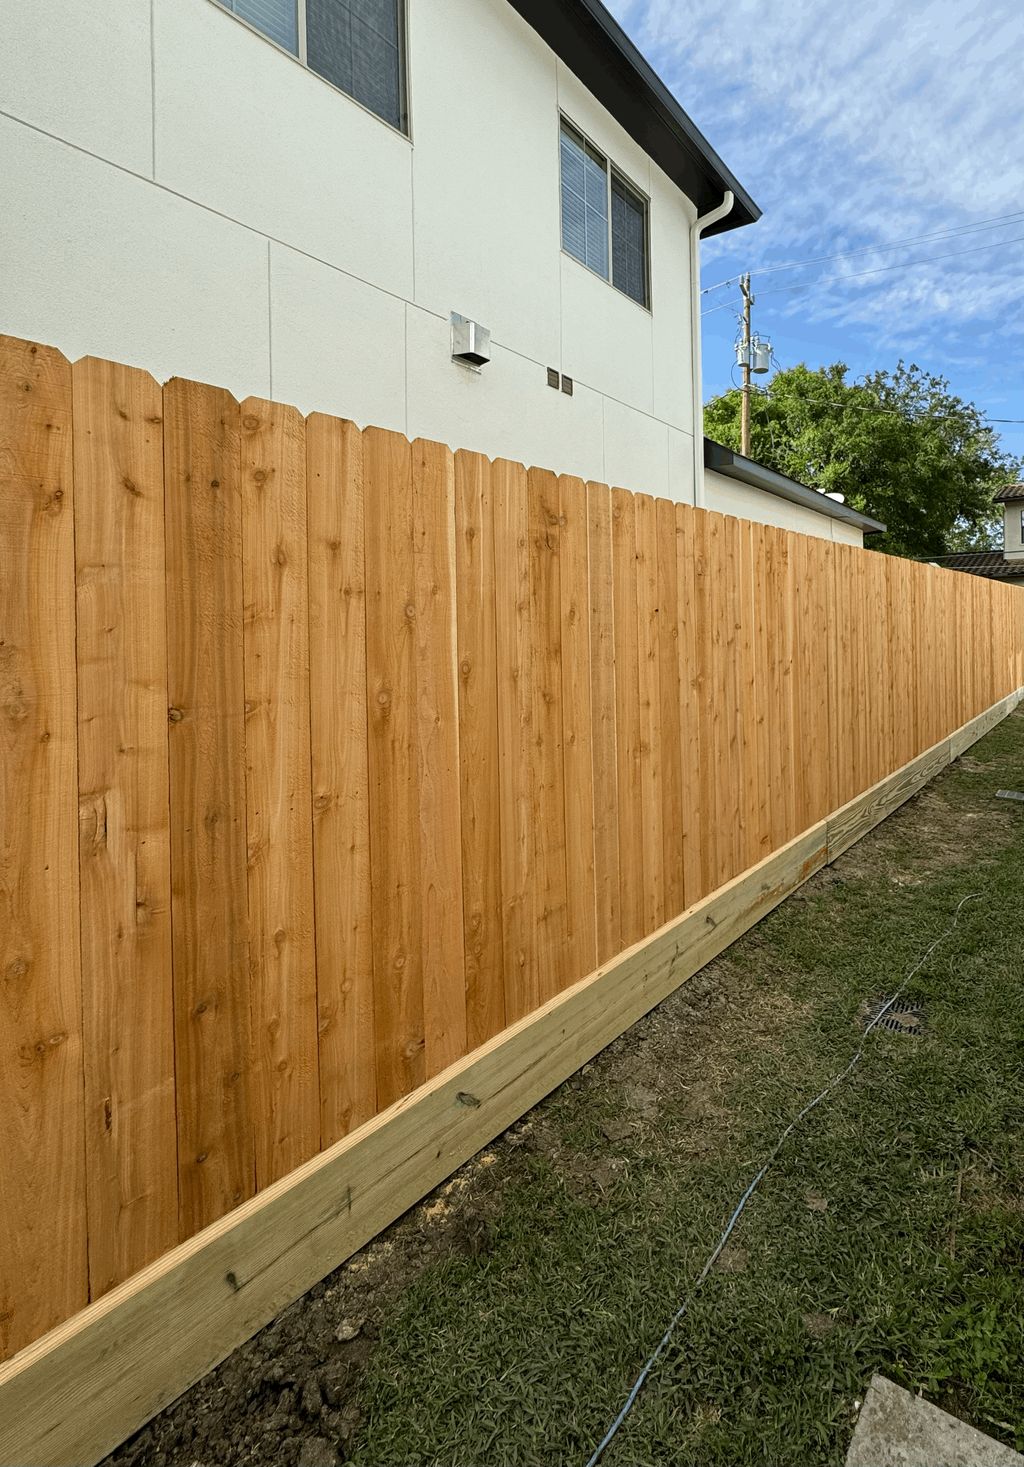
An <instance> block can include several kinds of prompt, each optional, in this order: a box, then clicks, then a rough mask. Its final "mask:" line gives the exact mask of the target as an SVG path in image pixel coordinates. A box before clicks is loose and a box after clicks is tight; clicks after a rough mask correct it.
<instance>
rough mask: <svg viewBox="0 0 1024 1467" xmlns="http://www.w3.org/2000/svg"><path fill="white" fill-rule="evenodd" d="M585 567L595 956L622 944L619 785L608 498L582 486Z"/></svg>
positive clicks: (604, 956) (600, 487) (603, 490)
mask: <svg viewBox="0 0 1024 1467" xmlns="http://www.w3.org/2000/svg"><path fill="white" fill-rule="evenodd" d="M587 511H588V526H589V545H588V556H589V566H590V574H589V581H590V687H591V715H592V727H593V735H592V743H593V757H594V867H595V895H596V901H597V957H598V962H601V963H604V962H607V960H608V959H609V958H610V957H612V956H614V954H615V953H617V952H618V951H619V949H620V948H621V946H622V940H621V937H620V921H619V784H618V759H617V755H616V738H617V733H616V723H615V603H614V593H613V570H612V566H613V561H612V496H611V490H610V489H609V488H608V485H607V484H588V485H587Z"/></svg>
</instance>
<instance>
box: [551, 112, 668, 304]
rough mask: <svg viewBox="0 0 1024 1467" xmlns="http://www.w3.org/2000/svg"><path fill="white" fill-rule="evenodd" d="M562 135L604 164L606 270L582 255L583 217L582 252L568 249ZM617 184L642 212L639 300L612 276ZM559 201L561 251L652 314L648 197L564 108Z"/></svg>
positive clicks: (575, 194)
mask: <svg viewBox="0 0 1024 1467" xmlns="http://www.w3.org/2000/svg"><path fill="white" fill-rule="evenodd" d="M565 135H568V136H569V138H570V139H571V141H572V142H573V143H574V144H575V146H576V147H577V148H578V149H580V150H581V151H582V152H583V153H584V155H585V156H588V157H590V158H591V159H593V160H594V161H595V162H598V161H599V162H600V163H602V164H603V166H604V174H605V196H606V197H605V222H606V227H607V246H606V258H607V265H608V269H607V273H605V271H603V270H600V269H598V268H597V267H596V266H595V265H592V264H591V263H590V262H589V260H588V259H586V258H584V256H585V255H586V254H587V252H588V250H587V245H588V241H587V235H586V219H585V218H584V255H580V254H578V253H577V252H576V250H575V249H571V248H570V247H569V245H568V244H567V243H566V221H565V196H566V182H565V166H564V159H563V155H562V139H563V136H565ZM616 188H618V189H619V190H620V191H621V193H622V194H623V195H624V196H625V198H626V200H627V201H628V202H629V203H632V204H633V205H634V206H638V208H639V211H640V213H641V215H642V220H643V300H639V299H638V298H637V297H636V296H635V295H634V294H633V293H632V292H631V291H629V290H626V289H624V288H623V286H622V285H621V284H619V283H617V282H616V279H615V232H614V218H613V198H614V193H615V189H616ZM569 192H571V193H572V194H573V196H574V197H577V198H579V197H580V195H579V193H578V190H576V189H570V190H569ZM558 201H559V238H560V243H561V248H562V253H563V254H566V255H568V256H569V258H570V259H571V260H575V261H576V262H577V264H579V265H582V266H583V268H584V269H585V270H589V271H590V273H591V274H592V275H596V276H597V277H598V279H599V280H603V281H605V283H606V284H608V285H610V286H611V287H612V288H613V290H617V291H618V292H619V294H620V295H624V296H625V297H626V299H627V300H630V301H632V302H633V304H634V305H636V306H639V307H640V309H641V310H643V311H647V312H648V314H653V307H652V288H651V201H650V199H649V198H648V196H647V195H646V194H645V193H644V191H643V190H642V189H640V188H638V187H637V185H636V184H635V183H634V182H633V181H632V179H631V178H629V177H628V176H627V174H625V173H624V172H623V171H622V169H621V168H619V167H617V166H616V164H615V163H613V162H612V160H611V159H610V158H609V157H608V155H607V154H606V153H605V152H604V151H603V150H602V149H601V148H599V147H598V146H597V144H596V143H594V142H593V140H592V139H591V138H589V137H588V136H587V134H586V133H585V132H584V131H583V129H582V128H581V127H579V126H578V125H577V124H576V123H575V122H573V120H572V118H571V117H567V116H566V114H565V113H564V112H560V113H559V118H558ZM583 202H584V203H585V202H586V200H585V198H584V199H583Z"/></svg>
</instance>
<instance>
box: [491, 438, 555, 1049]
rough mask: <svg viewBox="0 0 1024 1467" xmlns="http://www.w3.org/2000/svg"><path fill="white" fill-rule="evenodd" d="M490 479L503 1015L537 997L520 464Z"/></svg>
mask: <svg viewBox="0 0 1024 1467" xmlns="http://www.w3.org/2000/svg"><path fill="white" fill-rule="evenodd" d="M491 482H492V484H493V486H494V596H495V658H496V663H497V667H496V682H497V688H498V766H499V768H498V785H499V805H500V820H501V884H502V929H501V930H502V955H503V958H504V963H505V1020H506V1022H507V1023H509V1024H511V1023H514V1022H515V1020H517V1019H521V1018H523V1016H524V1015H525V1014H529V1013H532V1012H533V1010H534V1009H535V1008H538V1007H539V1006H540V1004H541V1002H542V999H541V992H540V977H539V973H538V969H537V948H536V944H535V943H534V930H535V927H536V893H535V889H534V885H533V777H534V771H533V676H534V674H533V663H532V646H533V637H532V631H531V626H532V622H531V618H532V599H531V594H530V523H529V501H528V496H527V483H526V470H525V469H524V468H523V467H522V465H521V464H513V463H508V462H506V461H504V460H499V461H498V462H497V463H495V464H494V465H493V466H492V468H491Z"/></svg>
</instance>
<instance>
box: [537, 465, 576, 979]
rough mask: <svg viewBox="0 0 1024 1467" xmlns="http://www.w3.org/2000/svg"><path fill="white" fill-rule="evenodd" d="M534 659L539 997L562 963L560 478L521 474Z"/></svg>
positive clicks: (558, 976)
mask: <svg viewBox="0 0 1024 1467" xmlns="http://www.w3.org/2000/svg"><path fill="white" fill-rule="evenodd" d="M527 500H528V504H529V526H530V596H531V631H532V650H531V662H532V667H533V743H534V784H533V836H534V867H533V881H534V883H535V885H536V901H537V905H536V918H537V925H536V928H535V938H534V940H535V942H536V944H537V971H538V976H539V980H540V993H541V1001H542V1002H543V1001H545V1000H546V999H549V998H552V997H554V995H555V994H556V993H558V992H559V990H560V989H561V987H562V983H563V979H564V975H565V970H566V948H567V926H566V917H567V912H566V902H567V892H566V871H565V781H564V765H563V758H562V729H563V724H562V666H561V661H562V658H561V632H562V602H561V585H560V575H559V572H560V531H561V524H560V508H559V501H558V480H557V479H556V478H555V476H554V474H549V473H547V472H545V471H544V470H543V469H531V470H530V471H529V474H528V476H527Z"/></svg>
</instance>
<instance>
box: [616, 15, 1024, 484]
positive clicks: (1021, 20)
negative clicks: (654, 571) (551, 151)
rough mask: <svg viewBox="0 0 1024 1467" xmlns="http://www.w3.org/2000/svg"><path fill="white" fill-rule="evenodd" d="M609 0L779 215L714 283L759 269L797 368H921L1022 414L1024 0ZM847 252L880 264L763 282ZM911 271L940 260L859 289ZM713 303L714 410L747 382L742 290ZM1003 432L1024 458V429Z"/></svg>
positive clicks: (725, 250)
mask: <svg viewBox="0 0 1024 1467" xmlns="http://www.w3.org/2000/svg"><path fill="white" fill-rule="evenodd" d="M610 3H611V9H612V10H613V11H614V13H615V15H616V17H617V18H618V19H619V21H620V22H621V23H622V24H623V25H624V26H625V28H626V30H627V31H628V32H629V33H630V35H631V36H632V38H633V39H634V41H635V42H636V43H637V45H638V46H639V47H640V49H641V50H642V51H643V52H644V54H645V55H646V56H647V57H648V59H649V60H650V62H651V64H652V65H653V66H654V67H655V69H656V70H657V71H658V72H659V73H660V75H661V76H662V77H663V79H664V80H665V82H666V83H667V84H668V85H669V86H670V87H671V88H672V90H673V91H674V92H675V94H676V96H677V97H678V98H679V100H680V102H681V103H682V105H683V107H684V108H685V109H686V111H687V112H688V113H689V115H690V116H691V117H692V118H693V120H694V122H695V123H696V124H697V126H698V127H699V128H700V129H701V131H702V132H703V133H704V135H705V137H707V138H708V140H709V141H710V143H711V145H712V146H713V147H714V148H715V150H716V151H717V152H718V153H719V155H720V156H721V157H722V158H723V159H724V160H725V162H726V163H727V164H728V166H729V167H730V168H731V169H732V171H733V173H734V174H735V175H736V177H737V178H739V179H740V180H741V181H742V183H743V185H744V187H745V188H746V189H747V190H748V192H749V193H750V194H752V196H753V197H754V198H755V199H756V201H757V202H758V204H759V205H760V206H761V208H762V210H763V211H764V213H763V218H762V219H761V221H760V223H758V224H755V225H752V226H750V227H749V228H747V229H742V230H737V231H735V232H734V233H730V234H727V235H725V236H724V237H722V238H720V239H714V240H710V241H708V242H707V244H706V245H705V246H704V254H703V284H704V285H705V286H708V285H712V284H714V283H715V282H717V281H720V280H724V279H726V278H727V277H729V276H731V275H735V274H736V273H738V272H739V271H741V270H744V269H749V270H751V271H752V272H753V274H754V276H755V279H754V292H755V295H758V300H757V304H756V305H755V308H754V326H755V329H756V330H759V331H760V332H761V334H762V335H767V336H769V337H770V338H771V341H772V345H773V346H774V349H775V353H776V355H777V357H778V358H779V360H780V362H781V363H782V364H783V365H786V366H789V365H791V364H792V363H794V362H798V361H805V362H807V364H808V365H809V366H817V365H820V364H822V363H826V362H832V361H836V360H842V361H845V362H847V363H848V364H849V366H850V368H851V372H852V373H853V374H854V375H860V374H861V373H862V372H864V371H867V370H870V369H871V368H874V367H891V366H894V365H895V363H896V362H897V360H898V359H899V358H900V357H903V358H904V359H905V360H907V361H908V362H909V361H915V362H917V363H918V364H919V365H920V366H922V367H924V368H927V369H928V370H931V371H934V372H938V373H941V374H942V375H943V376H946V377H948V378H949V379H950V381H951V383H952V387H953V390H954V391H956V392H958V393H959V394H960V395H962V396H964V397H966V398H969V399H972V400H973V401H975V402H977V403H978V405H979V406H980V407H982V408H984V410H985V411H986V412H987V413H988V414H989V416H990V417H993V418H1024V123H1022V115H1024V95H1022V94H1024V65H1022V57H1024V7H1022V6H1021V4H1020V0H984V3H973V4H972V3H970V0H902V3H901V4H894V3H893V0H859V3H858V4H857V5H855V6H854V5H850V6H846V5H834V4H826V3H825V0H773V3H765V0H732V3H731V4H729V5H722V4H721V3H720V0H610ZM1008 214H1017V215H1018V216H1019V217H1018V218H1017V219H1016V221H1015V222H1007V223H1006V224H1004V225H1002V226H1000V227H998V228H993V229H981V230H979V231H978V232H976V233H975V232H970V233H962V234H949V235H948V236H947V237H946V238H939V239H930V240H922V241H921V242H920V243H918V244H914V245H907V246H905V247H900V248H892V249H881V248H879V247H880V246H882V245H885V244H887V243H890V242H892V241H894V240H903V239H906V238H908V237H910V236H920V235H932V234H938V233H939V232H940V231H953V230H960V229H966V227H967V226H970V225H972V224H974V223H976V222H977V221H981V220H986V219H991V218H993V217H997V216H1003V215H1008ZM981 246H986V248H979V247H981ZM865 247H870V248H865ZM844 250H863V253H859V254H856V255H854V256H853V257H852V258H849V259H844V260H833V261H830V262H828V263H824V264H819V265H814V266H808V267H805V268H803V269H800V270H785V271H778V272H775V273H772V274H767V275H765V276H764V277H763V278H762V280H761V281H760V283H759V282H758V280H757V270H758V267H759V266H760V267H764V266H768V265H772V264H775V263H780V262H783V261H790V260H803V259H806V258H808V257H815V256H820V255H830V254H833V253H835V252H837V251H844ZM962 251H963V252H966V251H971V253H960V252H962ZM954 253H956V255H957V257H956V258H946V259H937V258H935V257H937V256H940V255H942V256H950V255H953V254H954ZM904 261H928V262H929V263H923V264H919V265H917V266H915V267H914V268H911V269H898V270H887V271H885V272H882V273H877V274H866V275H862V276H859V278H848V277H850V276H852V275H853V274H854V272H862V271H869V270H876V269H877V268H878V267H880V266H883V265H885V266H889V265H894V264H901V263H903V262H904ZM826 277H827V278H828V283H827V284H826V280H825V278H826ZM844 277H847V278H844ZM813 282H817V283H816V284H814V285H813V288H808V289H799V290H798V289H793V290H786V291H783V290H781V289H780V287H782V286H797V285H800V284H806V285H807V286H808V287H810V286H811V285H812V283H813ZM759 284H760V290H759ZM772 291H777V292H778V293H777V294H772V293H771V292H772ZM703 300H704V308H705V310H708V311H709V314H707V315H705V316H704V318H703V328H704V392H705V398H707V397H708V396H710V395H712V394H713V393H715V392H719V391H722V390H723V389H724V388H725V387H727V386H728V385H729V373H730V365H731V363H732V362H733V360H734V356H733V350H732V347H733V340H734V337H735V333H736V319H735V313H734V310H733V309H732V307H731V305H730V306H723V308H722V309H718V310H710V308H711V307H712V306H719V305H723V303H724V302H735V301H736V300H738V293H737V291H736V290H735V288H730V289H725V290H716V291H712V292H711V293H710V294H708V295H706V296H704V298H703ZM763 380H765V379H762V381H763ZM999 431H1000V432H1001V434H1002V435H1003V446H1004V447H1005V448H1006V449H1007V450H1008V451H1010V452H1013V453H1015V454H1017V455H1024V424H1018V425H1016V426H1002V427H1000V428H999Z"/></svg>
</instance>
